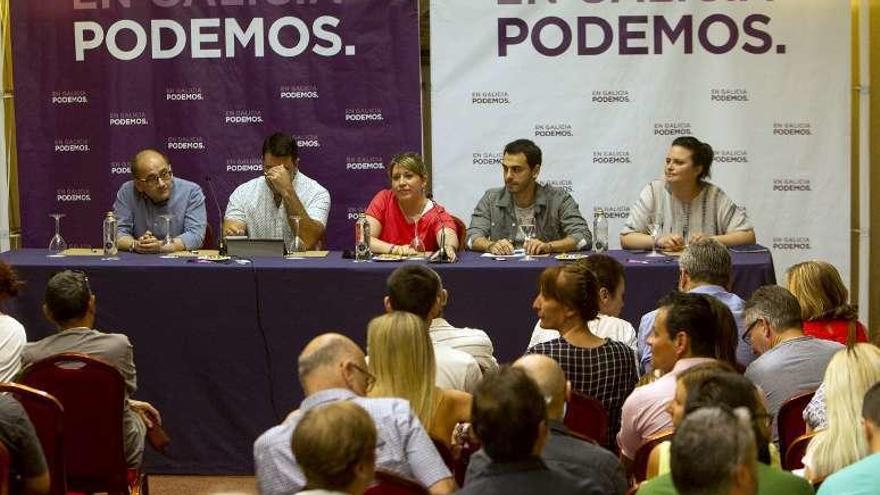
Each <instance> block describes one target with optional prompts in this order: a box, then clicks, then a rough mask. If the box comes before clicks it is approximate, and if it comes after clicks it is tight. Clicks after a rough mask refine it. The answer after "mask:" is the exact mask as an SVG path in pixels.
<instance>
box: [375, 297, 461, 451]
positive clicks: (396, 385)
mask: <svg viewBox="0 0 880 495" xmlns="http://www.w3.org/2000/svg"><path fill="white" fill-rule="evenodd" d="M367 353H368V354H369V359H370V361H369V366H370V371H371V372H372V373H373V375H374V376H375V377H376V382H375V384H374V385H373V388H372V389H371V390H370V392H369V396H370V397H399V398H401V399H406V400H408V401H409V403H410V406H411V407H412V409H413V412H414V413H415V414H416V416H418V418H419V420H420V421H421V422H422V424H423V425H424V427H425V429H426V430H427V431H428V434H429V435H430V436H431V438H433V439H434V440H438V441H440V442H442V443H443V444H445V445H446V446H451V444H452V432H453V430H455V425H457V424H458V423H467V422H470V417H471V395H470V394H468V393H465V392H461V391H458V390H451V389H442V388H438V387H436V386H434V375H435V364H434V347H433V345H432V344H431V338H430V337H429V336H428V328H427V323H426V322H425V321H424V320H423V319H421V318H419V317H418V316H416V315H414V314H412V313H406V312H403V311H394V312H391V313H388V314H385V315H382V316H379V317H376V318H373V320H372V321H370V324H369V326H368V327H367Z"/></svg>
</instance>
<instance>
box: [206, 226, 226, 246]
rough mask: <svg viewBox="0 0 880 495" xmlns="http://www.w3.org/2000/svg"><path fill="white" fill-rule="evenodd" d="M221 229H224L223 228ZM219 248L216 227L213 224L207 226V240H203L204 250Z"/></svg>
mask: <svg viewBox="0 0 880 495" xmlns="http://www.w3.org/2000/svg"><path fill="white" fill-rule="evenodd" d="M220 228H223V227H222V226H221V227H220ZM216 247H217V238H216V237H214V227H211V222H208V223H207V224H205V238H204V239H202V249H214V248H216Z"/></svg>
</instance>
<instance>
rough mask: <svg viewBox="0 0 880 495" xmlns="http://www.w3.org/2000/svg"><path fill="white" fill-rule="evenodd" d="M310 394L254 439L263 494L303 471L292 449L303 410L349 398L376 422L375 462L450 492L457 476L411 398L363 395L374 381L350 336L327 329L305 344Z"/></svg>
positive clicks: (294, 484)
mask: <svg viewBox="0 0 880 495" xmlns="http://www.w3.org/2000/svg"><path fill="white" fill-rule="evenodd" d="M297 364H298V368H299V380H300V383H301V384H302V388H303V391H304V392H305V395H306V398H305V400H303V401H302V403H300V406H299V409H297V410H295V411H293V412H292V413H290V414H289V415H288V416H287V419H285V420H284V422H283V423H281V424H280V425H278V426H275V427H273V428H270V429H269V430H267V431H266V432H265V433H263V434H262V435H260V437H259V438H257V441H256V442H255V443H254V464H255V468H256V476H257V485H258V486H259V489H260V493H261V494H262V495H287V494H290V495H292V494H294V493H297V492H299V491H300V490H302V489H303V487H304V486H305V484H306V479H305V476H304V475H303V472H302V469H301V468H300V465H299V463H298V462H297V460H296V458H295V457H294V455H293V449H292V446H291V441H292V439H293V440H295V437H293V432H294V430H295V429H296V426H297V424H298V423H299V421H300V420H301V419H302V416H303V415H304V414H305V413H306V412H308V411H310V410H312V409H314V408H316V407H318V406H320V405H322V404H328V403H331V402H335V401H345V400H350V401H352V402H354V403H356V404H357V405H359V406H361V407H363V408H364V410H366V411H367V413H368V414H369V415H370V417H372V418H373V421H374V422H375V423H376V432H377V434H378V439H377V442H376V467H377V468H380V469H385V470H387V471H392V472H394V473H396V474H399V475H402V476H405V477H407V478H411V479H414V480H416V481H418V482H419V483H421V484H422V485H424V486H425V487H427V488H428V490H429V491H430V493H432V494H443V493H452V492H453V491H454V490H455V482H454V481H453V480H452V476H451V474H450V472H449V469H448V468H447V467H446V464H444V463H443V459H442V458H441V457H440V454H438V453H437V449H436V448H435V447H434V444H433V442H432V441H431V439H430V437H428V433H427V432H426V431H425V429H424V427H422V424H421V423H420V422H419V420H418V418H417V417H416V416H414V415H413V412H412V409H410V406H409V403H408V402H407V401H405V400H403V399H394V398H366V397H364V396H365V395H366V394H367V392H368V391H369V389H370V387H372V385H373V382H375V377H374V376H373V375H372V374H370V372H369V371H368V370H367V361H366V358H365V356H364V353H363V351H362V350H361V349H360V347H358V345H357V344H355V343H354V342H353V341H352V340H351V339H349V338H348V337H345V336H343V335H339V334H333V333H327V334H323V335H319V336H317V337H315V338H314V339H313V340H312V341H311V342H309V343H308V344H306V347H305V348H304V349H303V351H302V353H301V354H300V356H299V360H298V362H297Z"/></svg>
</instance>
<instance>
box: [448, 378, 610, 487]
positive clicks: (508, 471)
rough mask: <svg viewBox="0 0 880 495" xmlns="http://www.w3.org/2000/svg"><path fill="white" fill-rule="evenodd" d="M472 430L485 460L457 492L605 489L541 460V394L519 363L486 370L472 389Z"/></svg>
mask: <svg viewBox="0 0 880 495" xmlns="http://www.w3.org/2000/svg"><path fill="white" fill-rule="evenodd" d="M471 416H472V418H473V428H474V433H475V434H476V436H477V438H478V439H479V440H480V442H481V444H482V446H483V450H484V452H485V454H486V455H487V456H488V459H489V462H488V464H486V465H485V466H484V467H483V468H482V469H481V472H482V474H481V476H479V477H476V478H474V479H472V480H471V479H468V481H467V482H466V483H465V487H464V488H463V489H462V490H461V491H460V492H458V493H460V494H462V495H496V494H497V495H519V494H523V495H526V494H529V495H531V494H535V493H546V494H551V493H552V494H554V495H567V494H593V493H594V494H600V493H605V492H603V491H602V489H601V488H600V487H599V485H597V484H596V483H595V482H593V481H591V480H587V479H575V478H571V477H569V476H568V475H566V474H563V473H561V472H558V471H555V470H552V469H550V468H549V467H548V466H547V465H546V464H545V463H544V461H543V460H541V457H540V455H541V451H542V450H543V448H544V445H545V444H546V443H547V436H548V428H547V411H546V402H545V397H544V395H543V394H542V393H541V390H540V389H539V388H538V386H537V385H536V384H535V382H534V380H532V379H531V378H529V376H528V374H527V373H526V372H525V371H524V370H523V369H520V368H511V367H507V366H505V367H502V368H501V370H500V371H499V372H497V373H492V374H489V375H488V376H487V377H486V378H485V379H484V380H483V381H482V382H481V383H480V386H479V387H477V391H476V393H475V394H474V403H473V410H472V413H471Z"/></svg>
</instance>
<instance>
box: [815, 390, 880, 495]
mask: <svg viewBox="0 0 880 495" xmlns="http://www.w3.org/2000/svg"><path fill="white" fill-rule="evenodd" d="M862 420H863V421H864V431H863V434H864V435H865V440H866V441H867V443H868V455H867V456H866V457H865V458H863V459H862V460H860V461H858V462H856V463H855V464H851V465H850V466H848V467H845V468H843V469H841V470H840V471H837V472H836V473H834V474H832V475H831V476H829V477H828V478H826V479H825V481H824V482H823V483H822V486H821V487H820V488H819V495H874V494H876V493H877V487H878V486H880V383H875V384H874V386H873V387H871V388H870V390H868V392H867V393H866V394H865V399H864V402H863V403H862Z"/></svg>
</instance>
